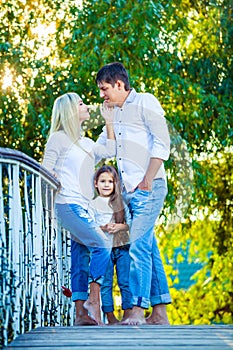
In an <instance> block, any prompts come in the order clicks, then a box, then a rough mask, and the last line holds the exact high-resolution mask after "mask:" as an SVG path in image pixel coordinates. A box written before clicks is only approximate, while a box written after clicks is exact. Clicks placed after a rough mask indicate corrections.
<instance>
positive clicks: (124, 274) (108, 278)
mask: <svg viewBox="0 0 233 350" xmlns="http://www.w3.org/2000/svg"><path fill="white" fill-rule="evenodd" d="M114 266H116V275H117V283H118V286H119V288H120V291H121V300H122V310H126V309H131V308H132V303H131V299H132V295H131V293H130V289H129V267H130V256H129V245H126V246H121V247H115V248H113V249H112V252H111V256H110V261H109V263H108V267H107V271H106V274H105V277H104V282H103V284H102V286H101V299H102V310H103V312H112V311H114V302H113V295H112V293H113V276H114Z"/></svg>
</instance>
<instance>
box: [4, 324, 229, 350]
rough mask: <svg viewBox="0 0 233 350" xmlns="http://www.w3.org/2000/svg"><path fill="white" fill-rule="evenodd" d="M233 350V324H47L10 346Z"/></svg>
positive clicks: (100, 349)
mask: <svg viewBox="0 0 233 350" xmlns="http://www.w3.org/2000/svg"><path fill="white" fill-rule="evenodd" d="M165 348H166V349H171V350H178V349H180V350H183V349H185V350H193V349H196V350H197V349H199V350H211V349H212V350H229V349H233V326H231V325H226V326H148V325H145V326H103V327H99V326H91V327H45V328H41V327H40V328H37V329H34V330H32V331H31V332H29V333H25V334H22V335H20V336H18V337H17V338H16V339H15V340H14V341H13V342H12V343H11V344H10V345H9V346H8V347H7V348H5V349H7V350H11V349H12V350H14V349H15V350H16V349H22V350H27V349H31V350H32V349H38V350H40V349H41V350H42V349H43V350H46V349H48V350H52V349H58V350H59V349H64V350H66V349H67V350H68V349H71V350H78V349H85V350H107V349H108V350H109V349H110V350H111V349H116V350H117V349H121V350H126V349H127V350H131V349H133V350H137V349H146V350H152V349H155V350H161V349H163V350H164V349H165Z"/></svg>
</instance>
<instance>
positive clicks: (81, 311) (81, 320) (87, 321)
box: [74, 300, 97, 326]
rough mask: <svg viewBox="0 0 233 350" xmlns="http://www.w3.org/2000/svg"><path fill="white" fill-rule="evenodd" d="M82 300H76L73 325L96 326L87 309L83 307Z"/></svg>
mask: <svg viewBox="0 0 233 350" xmlns="http://www.w3.org/2000/svg"><path fill="white" fill-rule="evenodd" d="M83 304H84V300H76V301H75V307H76V317H75V323H74V325H75V326H97V322H96V321H95V320H93V319H92V318H91V317H90V316H89V315H88V312H87V310H86V309H85V308H84V307H83Z"/></svg>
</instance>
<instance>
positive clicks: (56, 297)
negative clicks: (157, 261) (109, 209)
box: [0, 148, 74, 345]
mask: <svg viewBox="0 0 233 350" xmlns="http://www.w3.org/2000/svg"><path fill="white" fill-rule="evenodd" d="M58 186H59V183H58V181H57V180H56V179H55V178H54V177H53V176H52V175H51V174H50V173H49V172H48V171H47V170H46V169H45V168H43V167H42V166H41V165H40V164H39V163H37V162H36V161H35V160H33V159H32V158H30V157H28V156H27V155H25V154H23V153H22V152H19V151H16V150H12V149H7V148H0V255H1V265H0V295H1V297H0V325H1V333H0V337H1V344H2V345H7V344H8V342H9V341H11V340H12V339H14V338H15V337H16V336H17V335H18V334H21V333H24V332H25V331H28V330H31V329H32V328H35V327H36V326H49V325H51V326H55V325H72V324H73V320H74V307H73V303H72V302H71V299H69V298H66V297H64V296H63V294H62V292H61V285H63V284H65V285H66V286H69V283H70V238H69V233H68V232H67V231H65V230H64V229H63V228H62V227H59V226H58V224H57V222H56V220H55V218H54V210H53V202H54V196H55V194H56V191H57V189H58Z"/></svg>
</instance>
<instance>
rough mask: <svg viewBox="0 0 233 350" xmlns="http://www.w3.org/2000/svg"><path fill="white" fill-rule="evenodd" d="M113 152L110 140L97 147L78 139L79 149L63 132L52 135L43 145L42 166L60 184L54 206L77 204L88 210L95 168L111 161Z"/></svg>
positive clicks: (87, 139) (112, 144)
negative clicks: (104, 160) (103, 161)
mask: <svg viewBox="0 0 233 350" xmlns="http://www.w3.org/2000/svg"><path fill="white" fill-rule="evenodd" d="M115 148H116V143H115V141H114V140H110V139H107V141H106V143H105V144H97V143H95V142H94V141H93V140H91V139H90V138H87V137H81V138H80V140H79V146H78V145H76V144H74V143H73V142H72V141H71V140H70V139H69V137H68V136H67V135H66V134H65V132H64V131H62V130H61V131H57V132H55V133H53V134H52V135H51V136H50V137H49V139H48V142H47V144H46V148H45V154H44V159H43V163H42V165H43V166H44V167H45V168H47V169H48V170H49V171H50V172H51V173H55V174H56V176H57V178H58V180H59V181H60V183H61V189H60V191H59V192H58V194H57V196H56V199H55V202H56V203H60V204H65V203H70V204H71V203H72V204H79V205H82V207H83V208H84V209H87V208H88V203H89V201H90V200H91V199H92V198H93V194H94V189H93V185H92V183H93V180H92V177H93V173H94V166H95V164H96V163H98V162H99V161H100V159H102V158H109V157H113V156H114V155H115V151H116V149H115Z"/></svg>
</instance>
